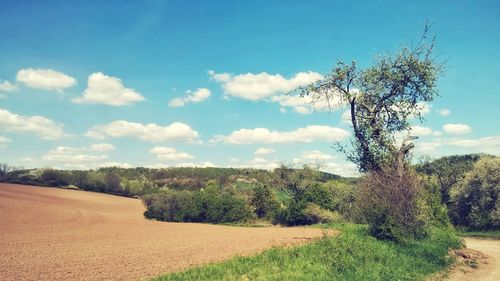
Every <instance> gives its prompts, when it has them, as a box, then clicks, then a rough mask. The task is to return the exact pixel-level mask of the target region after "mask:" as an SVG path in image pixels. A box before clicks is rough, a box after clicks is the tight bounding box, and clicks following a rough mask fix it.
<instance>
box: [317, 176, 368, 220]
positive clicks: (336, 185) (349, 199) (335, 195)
mask: <svg viewBox="0 0 500 281" xmlns="http://www.w3.org/2000/svg"><path fill="white" fill-rule="evenodd" d="M323 186H324V187H325V188H326V189H328V191H329V193H330V196H329V197H330V198H331V201H332V204H331V206H332V208H328V209H330V210H333V211H337V212H339V213H340V214H341V215H342V217H344V218H345V219H347V220H351V221H361V220H362V219H359V217H360V215H359V214H358V213H359V212H358V210H356V209H355V207H356V204H355V202H356V195H357V193H358V184H356V183H352V182H346V181H342V180H336V181H329V182H326V183H324V184H323Z"/></svg>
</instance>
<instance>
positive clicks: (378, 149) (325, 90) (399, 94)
mask: <svg viewBox="0 0 500 281" xmlns="http://www.w3.org/2000/svg"><path fill="white" fill-rule="evenodd" d="M428 32H429V26H428V25H427V26H426V27H425V30H424V33H423V35H422V37H421V40H420V41H419V42H418V43H417V44H416V45H415V46H404V47H402V48H401V50H400V51H399V52H397V53H396V54H393V55H384V56H379V57H377V58H376V61H375V63H374V65H373V66H371V67H369V68H366V69H363V70H362V69H359V68H358V66H357V65H356V63H355V62H352V63H351V64H346V63H344V62H342V61H339V62H338V63H337V65H336V66H335V67H334V68H333V70H332V72H331V73H329V74H327V75H325V76H324V78H323V79H321V80H319V81H317V82H316V83H314V84H312V85H310V86H309V87H306V88H302V89H301V90H300V95H301V96H306V95H307V96H311V97H312V100H313V104H314V103H318V102H326V103H327V104H328V105H329V106H333V105H334V104H335V103H340V104H341V105H344V106H348V107H349V110H350V119H351V124H352V129H353V131H354V138H353V140H352V146H353V149H352V150H346V149H345V148H344V147H340V148H341V150H343V151H344V152H346V153H347V157H348V159H349V160H351V161H352V162H354V163H355V164H356V165H357V166H358V168H359V170H360V171H361V172H367V171H378V170H380V169H381V167H382V166H383V165H385V164H388V163H403V162H404V160H405V159H406V158H407V155H408V153H409V152H410V150H411V149H412V148H413V144H412V143H410V141H411V140H413V139H414V138H416V137H415V136H412V135H411V134H406V135H404V134H403V133H405V132H408V131H409V130H410V128H411V127H410V121H411V120H412V119H419V120H420V121H422V120H423V111H424V110H425V109H426V108H425V105H426V102H430V101H432V100H433V99H434V97H436V96H437V91H436V80H437V77H438V75H439V73H440V71H441V69H442V64H440V63H437V62H436V58H435V57H433V55H432V51H433V48H434V37H429V36H428ZM401 137H402V141H401V142H400V143H398V141H397V140H398V138H401Z"/></svg>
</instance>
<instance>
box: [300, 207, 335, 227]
mask: <svg viewBox="0 0 500 281" xmlns="http://www.w3.org/2000/svg"><path fill="white" fill-rule="evenodd" d="M304 215H305V216H306V217H307V218H308V219H309V220H310V221H311V222H312V223H313V224H316V223H334V222H341V221H342V216H341V215H340V214H339V213H338V212H334V211H331V210H327V209H323V208H322V207H321V206H319V205H316V204H314V203H309V204H307V206H306V208H305V209H304Z"/></svg>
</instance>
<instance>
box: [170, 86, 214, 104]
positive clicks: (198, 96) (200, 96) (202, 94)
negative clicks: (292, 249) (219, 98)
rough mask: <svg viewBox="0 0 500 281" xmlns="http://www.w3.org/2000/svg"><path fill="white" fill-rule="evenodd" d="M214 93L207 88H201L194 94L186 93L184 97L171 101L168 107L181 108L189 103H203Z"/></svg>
mask: <svg viewBox="0 0 500 281" xmlns="http://www.w3.org/2000/svg"><path fill="white" fill-rule="evenodd" d="M211 94H212V93H211V92H210V90H209V89H207V88H199V89H198V90H196V91H194V92H192V91H191V90H189V91H187V92H186V95H185V96H184V97H179V98H174V99H171V100H170V102H169V103H168V105H169V106H170V107H180V106H184V105H185V104H186V103H189V102H202V101H204V100H206V99H208V98H209V97H210V95H211Z"/></svg>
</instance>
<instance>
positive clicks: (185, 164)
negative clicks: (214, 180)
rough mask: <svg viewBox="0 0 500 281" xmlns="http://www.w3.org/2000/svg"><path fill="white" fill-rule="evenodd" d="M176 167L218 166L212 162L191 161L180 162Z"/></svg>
mask: <svg viewBox="0 0 500 281" xmlns="http://www.w3.org/2000/svg"><path fill="white" fill-rule="evenodd" d="M175 167H193V168H208V167H216V165H215V164H214V163H212V162H208V161H205V162H200V163H191V162H186V163H179V164H176V165H175Z"/></svg>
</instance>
